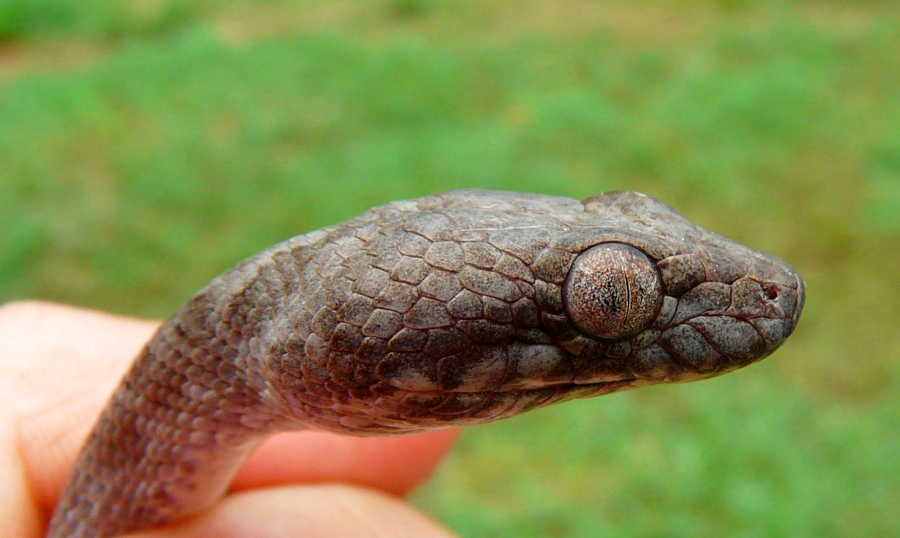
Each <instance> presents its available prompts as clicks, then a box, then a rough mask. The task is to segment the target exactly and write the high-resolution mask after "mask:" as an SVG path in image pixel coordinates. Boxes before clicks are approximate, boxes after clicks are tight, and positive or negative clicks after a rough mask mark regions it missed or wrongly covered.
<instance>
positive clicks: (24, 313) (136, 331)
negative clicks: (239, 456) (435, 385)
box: [0, 303, 455, 506]
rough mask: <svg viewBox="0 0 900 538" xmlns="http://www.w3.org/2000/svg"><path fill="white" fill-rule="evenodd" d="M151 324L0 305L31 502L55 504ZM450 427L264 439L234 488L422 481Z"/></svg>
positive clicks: (4, 358)
mask: <svg viewBox="0 0 900 538" xmlns="http://www.w3.org/2000/svg"><path fill="white" fill-rule="evenodd" d="M156 326H157V325H156V324H155V323H150V322H146V321H140V320H134V319H130V318H122V317H116V316H111V315H108V314H103V313H99V312H94V311H89V310H83V309H77V308H72V307H66V306H61V305H53V304H48V303H18V304H12V305H7V306H5V307H3V308H0V367H3V368H5V369H7V370H12V371H13V375H11V376H9V377H7V379H12V380H13V381H14V383H13V386H12V389H13V390H16V391H17V392H18V394H19V397H17V398H16V401H17V402H18V404H17V407H16V409H15V411H16V416H15V417H14V421H15V424H16V429H17V433H18V444H19V447H20V456H21V459H22V462H23V463H24V466H25V469H26V475H27V476H28V478H29V482H30V489H31V490H32V497H33V498H34V499H36V500H37V501H38V502H39V503H40V504H41V505H43V506H50V505H52V504H53V503H54V502H55V499H56V497H57V495H58V494H59V491H60V489H61V488H62V485H63V482H64V480H65V478H66V476H67V475H68V473H69V470H70V468H71V466H72V464H73V462H74V460H75V457H76V454H77V452H78V450H79V449H80V447H81V444H82V442H83V440H84V439H85V437H86V436H87V434H88V432H89V430H90V428H91V427H92V426H93V423H94V421H95V420H96V417H97V415H98V414H99V412H100V409H101V408H102V406H103V405H105V402H106V400H107V399H108V397H109V394H110V393H111V392H112V390H113V388H114V386H115V384H116V383H117V382H118V379H119V378H120V377H121V376H122V374H123V373H124V371H125V369H126V368H127V367H128V365H129V364H130V363H131V360H132V358H133V357H134V356H135V355H136V354H137V352H138V351H139V350H140V348H141V347H142V346H143V344H144V343H145V342H146V340H147V339H148V338H149V337H150V335H151V334H152V332H153V331H154V330H155V328H156ZM454 437H455V433H454V432H453V431H441V432H435V433H431V434H424V435H419V436H408V437H401V438H391V439H373V438H366V439H361V438H351V437H344V436H337V435H329V434H324V433H311V432H305V433H302V434H289V435H286V436H279V437H275V438H273V439H272V440H271V441H269V442H267V443H264V444H263V445H262V446H261V447H260V448H259V449H258V452H257V453H255V454H254V455H253V456H251V458H250V460H249V461H248V464H247V467H246V468H245V469H242V470H241V472H240V473H239V475H238V479H237V485H236V487H240V488H247V487H258V486H263V485H267V484H281V483H286V482H321V481H342V482H351V483H357V484H362V485H367V486H370V487H373V488H378V489H383V490H385V491H388V492H392V493H405V492H407V491H409V490H410V489H411V488H413V487H414V486H415V485H416V484H418V483H419V482H421V481H422V480H423V479H424V478H425V477H427V476H428V474H429V473H430V472H431V470H432V469H433V468H434V466H435V465H436V463H437V462H438V461H439V460H440V458H441V456H442V455H443V454H444V453H445V452H446V450H447V449H448V448H449V446H450V444H451V443H452V441H453V438H454Z"/></svg>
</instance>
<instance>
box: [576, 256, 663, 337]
mask: <svg viewBox="0 0 900 538" xmlns="http://www.w3.org/2000/svg"><path fill="white" fill-rule="evenodd" d="M632 282H637V283H640V284H639V285H637V286H636V287H631V285H630V283H632ZM647 284H649V285H647ZM563 303H564V305H565V308H566V313H567V314H568V316H569V318H570V319H571V320H572V322H573V323H575V325H576V326H577V327H578V328H579V329H580V330H581V331H582V332H584V333H586V334H588V335H589V336H594V337H596V338H605V339H619V338H627V337H630V336H634V335H635V334H637V333H639V332H640V331H642V330H643V329H644V327H646V326H647V325H648V324H649V323H650V322H651V321H652V320H653V318H654V317H655V316H656V313H657V312H658V311H659V307H660V306H661V305H662V284H661V279H660V276H659V271H658V270H657V268H656V264H655V263H654V262H653V261H652V260H650V258H648V257H647V255H646V254H644V253H643V252H641V251H640V250H638V249H636V248H634V247H632V246H629V245H625V244H622V243H604V244H601V245H597V246H595V247H592V248H590V249H588V250H586V251H584V252H582V253H581V254H580V255H579V256H578V257H577V258H575V261H574V262H573V263H572V267H571V268H570V269H569V274H568V275H567V276H566V280H565V282H564V283H563Z"/></svg>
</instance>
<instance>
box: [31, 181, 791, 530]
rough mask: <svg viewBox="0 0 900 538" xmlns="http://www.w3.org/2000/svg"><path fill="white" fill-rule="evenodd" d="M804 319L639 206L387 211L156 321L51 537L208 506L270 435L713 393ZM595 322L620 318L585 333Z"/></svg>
mask: <svg viewBox="0 0 900 538" xmlns="http://www.w3.org/2000/svg"><path fill="white" fill-rule="evenodd" d="M607 243H614V244H617V245H620V246H621V245H625V246H626V247H625V248H626V251H627V252H626V254H627V256H626V258H627V260H628V261H627V263H619V262H616V263H619V265H617V266H616V268H615V270H609V271H602V274H601V276H600V277H598V278H594V279H593V280H591V278H592V277H591V275H590V274H588V275H587V280H585V281H579V284H578V286H575V285H574V284H573V285H572V287H573V289H574V288H575V287H577V288H578V293H573V294H569V295H565V296H564V292H565V289H567V286H568V284H567V283H568V279H569V278H570V269H571V268H572V266H573V263H576V260H579V259H580V257H581V256H588V255H589V254H588V253H586V251H588V250H589V249H591V248H592V247H595V246H597V245H601V244H607ZM616 248H619V247H616ZM604 249H605V247H604ZM604 249H601V250H600V252H604ZM594 251H595V252H597V250H596V249H595V250H594ZM604 256H606V257H604ZM607 258H608V253H607V254H601V255H600V257H599V258H597V259H598V260H601V262H602V260H604V259H607ZM602 263H605V262H602ZM602 263H601V266H602ZM589 265H590V264H588V265H587V266H589ZM607 273H608V274H609V275H612V276H606V275H607ZM572 278H574V277H572ZM593 281H596V282H597V288H598V290H597V292H596V293H594V290H592V289H591V286H590V285H587V286H586V285H585V284H584V282H593ZM601 288H602V289H601ZM601 292H602V293H601ZM802 303H803V284H802V282H801V280H800V279H799V278H798V277H797V275H796V274H795V273H794V272H793V271H792V270H791V268H790V267H788V266H787V265H786V264H785V263H784V262H782V261H780V260H778V259H776V258H773V257H770V256H767V255H765V254H762V253H759V252H755V251H753V250H751V249H748V248H746V247H743V246H741V245H738V244H736V243H734V242H731V241H729V240H727V239H725V238H723V237H720V236H717V235H715V234H712V233H710V232H707V231H705V230H702V229H700V228H698V227H696V226H694V225H692V224H690V223H689V222H688V221H686V220H684V219H683V218H682V217H680V216H679V215H678V214H676V213H675V212H674V211H672V210H671V209H670V208H668V207H667V206H665V205H663V204H661V203H659V202H657V201H655V200H653V199H652V198H649V197H647V196H645V195H641V194H637V193H629V192H618V193H609V194H604V195H600V196H596V197H593V198H589V199H587V200H584V201H578V200H572V199H568V198H561V197H554V196H542V195H533V194H517V193H507V192H492V191H479V190H465V191H455V192H448V193H444V194H439V195H435V196H428V197H425V198H420V199H417V200H410V201H401V202H394V203H391V204H387V205H385V206H381V207H377V208H374V209H372V210H370V211H368V212H366V213H364V214H363V215H361V216H359V217H357V218H355V219H353V220H350V221H347V222H345V223H342V224H338V225H336V226H332V227H330V228H325V229H322V230H318V231H315V232H312V233H309V234H306V235H302V236H298V237H295V238H293V239H290V240H288V241H286V242H284V243H282V244H280V245H277V246H275V247H273V248H272V249H270V250H267V251H265V252H262V253H260V254H258V255H257V256H255V257H253V258H250V259H248V260H246V261H244V262H242V263H240V264H239V265H238V266H237V267H235V268H234V269H232V270H231V271H229V272H227V273H225V274H224V275H222V276H220V277H218V278H217V279H215V280H213V281H212V282H211V283H210V284H209V285H208V286H207V287H206V288H205V289H203V290H201V291H200V292H199V293H198V294H197V296H196V297H195V298H194V299H193V300H192V301H190V302H189V303H188V304H187V305H185V306H184V307H183V308H182V309H181V310H180V311H179V312H178V313H176V314H175V315H174V316H173V317H172V318H170V319H169V320H168V321H167V322H166V323H165V324H163V326H162V327H161V328H160V329H159V331H158V333H157V334H156V335H155V336H154V337H153V338H152V340H151V341H150V342H149V343H148V344H147V347H146V348H145V349H144V350H143V352H142V353H141V354H140V356H139V357H138V358H137V361H136V362H135V365H134V366H133V368H132V369H131V371H130V372H129V373H128V374H127V375H126V377H125V379H124V380H123V382H122V384H121V386H120V387H119V388H118V389H117V391H116V392H115V395H114V396H113V398H112V401H111V402H110V403H109V405H108V407H107V408H106V410H105V411H104V412H103V415H102V417H101V418H100V421H99V422H98V424H97V426H96V428H95V429H94V431H93V433H92V434H91V436H90V438H89V440H88V441H87V444H86V446H85V448H84V450H83V451H82V453H81V456H80V458H79V460H78V463H77V465H76V467H75V470H74V472H73V475H72V477H71V478H70V480H69V483H68V485H67V487H66V489H65V491H64V492H63V495H62V497H61V499H60V502H59V506H58V507H57V509H56V512H55V514H54V516H53V520H52V522H51V526H50V530H49V532H48V536H49V537H52V538H62V537H65V538H88V537H91V538H105V537H109V536H113V535H116V534H120V533H124V532H129V531H134V530H138V529H142V528H146V527H149V526H152V525H156V524H160V523H163V522H167V521H172V520H174V519H178V518H180V517H184V516H186V515H189V514H192V513H196V512H198V511H200V510H203V509H205V508H207V507H209V506H210V505H211V504H212V503H214V502H215V501H216V500H217V499H218V498H219V497H220V496H221V495H222V494H223V492H224V491H225V488H226V487H227V484H228V482H229V480H230V479H231V477H232V475H233V473H234V472H235V470H236V468H237V466H238V465H239V464H240V462H241V461H242V459H243V458H244V457H245V456H246V455H247V453H248V452H249V451H250V450H251V449H252V448H253V446H255V444H256V443H258V442H259V440H260V439H261V438H263V437H264V436H266V435H269V434H271V433H273V432H276V431H282V430H288V429H324V430H330V431H335V432H339V433H346V434H352V435H390V434H398V433H410V432H417V431H422V430H427V429H433V428H443V427H448V426H458V425H467V424H476V423H482V422H487V421H491V420H496V419H500V418H504V417H509V416H512V415H515V414H517V413H520V412H522V411H526V410H529V409H534V408H537V407H541V406H544V405H548V404H551V403H555V402H560V401H564V400H569V399H572V398H583V397H589V396H595V395H600V394H606V393H610V392H614V391H618V390H622V389H626V388H633V387H640V386H644V385H649V384H653V383H661V382H677V381H693V380H697V379H703V378H707V377H712V376H715V375H719V374H721V373H724V372H727V371H730V370H734V369H736V368H740V367H742V366H745V365H747V364H749V363H751V362H753V361H756V360H759V359H761V358H763V357H765V356H767V355H769V354H770V353H772V352H773V351H774V350H775V348H776V347H778V346H779V345H780V344H781V343H782V342H783V341H784V340H785V338H787V337H788V335H790V333H791V331H792V330H793V328H794V326H795V324H796V322H797V318H798V316H799V315H800V310H801V308H802ZM585 313H587V315H589V316H603V317H606V318H607V319H605V322H604V323H600V324H594V323H591V322H590V320H586V321H583V322H582V323H579V324H577V325H576V324H575V323H573V318H577V316H579V315H580V316H582V317H583V316H585V315H586V314H585ZM595 327H601V328H602V332H603V334H591V331H598V330H600V329H596V328H595Z"/></svg>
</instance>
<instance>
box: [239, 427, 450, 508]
mask: <svg viewBox="0 0 900 538" xmlns="http://www.w3.org/2000/svg"><path fill="white" fill-rule="evenodd" d="M457 432H458V430H441V431H436V432H431V433H425V434H419V435H409V436H404V437H383V438H362V437H347V436H342V435H334V434H329V433H322V432H302V433H288V434H282V435H278V436H275V437H272V438H271V439H268V440H267V441H266V442H264V443H263V444H262V445H261V446H260V447H259V448H257V449H256V451H254V452H253V454H252V455H251V456H250V458H249V459H248V460H247V462H245V464H244V466H243V467H242V468H241V470H240V472H238V475H237V476H236V477H235V480H234V482H233V483H232V487H233V488H234V489H244V488H253V487H260V486H266V485H273V484H291V483H311V482H347V483H351V484H359V485H363V486H367V487H370V488H374V489H379V490H382V491H386V492H388V493H393V494H394V495H405V494H407V493H409V492H410V491H411V490H412V489H413V488H415V487H416V486H417V485H419V484H420V483H422V482H423V481H424V480H425V479H426V478H428V476H429V475H430V474H431V472H432V471H433V470H434V468H435V467H436V466H437V464H438V463H439V462H440V461H441V459H442V458H443V457H444V455H445V454H446V452H447V451H448V450H449V449H450V446H451V445H452V444H453V441H454V440H455V439H456V436H457Z"/></svg>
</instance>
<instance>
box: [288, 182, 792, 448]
mask: <svg viewBox="0 0 900 538" xmlns="http://www.w3.org/2000/svg"><path fill="white" fill-rule="evenodd" d="M306 243H307V244H308V245H309V246H308V247H304V248H302V249H301V248H295V249H294V250H293V252H294V256H295V257H299V258H302V264H303V269H302V271H301V274H303V275H308V276H307V277H306V278H304V279H303V280H302V281H301V282H302V284H303V285H304V286H305V288H304V287H300V288H299V291H298V293H297V298H296V300H294V302H293V303H292V305H293V306H292V307H297V308H298V310H297V311H296V312H291V313H289V315H287V316H281V318H282V319H292V320H296V321H295V322H294V323H293V325H291V326H289V327H286V329H285V331H284V336H283V338H284V339H285V340H289V341H290V340H291V339H293V341H294V342H296V343H295V344H291V343H290V342H288V344H287V345H283V346H282V347H283V348H284V349H288V350H290V349H291V348H292V347H293V349H295V350H296V352H295V353H293V354H292V353H285V352H283V351H278V352H277V353H275V354H273V356H275V357H280V359H279V360H281V362H282V363H283V364H280V365H274V366H273V369H274V370H279V369H280V371H282V372H288V373H290V375H287V374H285V376H284V377H290V378H291V380H293V379H294V378H298V377H299V378H300V383H301V384H302V387H301V390H300V391H299V392H301V393H302V394H303V396H302V399H304V400H305V401H304V405H310V406H314V407H316V408H317V409H319V411H317V413H308V414H307V415H314V416H316V417H317V426H319V427H324V428H328V429H336V430H339V431H345V432H346V431H352V432H354V433H362V434H369V433H375V434H377V433H383V432H384V431H391V432H396V431H417V430H421V429H428V428H433V427H441V426H449V425H458V424H471V423H478V422H486V421H490V420H495V419H498V418H503V417H505V416H511V415H514V414H517V413H519V412H521V411H523V410H527V409H531V408H535V407H540V406H543V405H547V404H550V403H554V402H557V401H563V400H567V399H572V398H577V397H588V396H595V395H599V394H605V393H609V392H614V391H618V390H623V389H627V388H634V387H640V386H644V385H649V384H654V383H670V382H682V381H695V380H699V379H704V378H708V377H713V376H716V375H720V374H722V373H725V372H728V371H731V370H735V369H737V368H740V367H743V366H746V365H748V364H750V363H752V362H755V361H757V360H760V359H762V358H763V357H765V356H767V355H769V354H771V353H772V352H773V351H774V350H775V349H776V348H777V347H778V346H779V345H780V344H781V343H782V342H784V340H785V339H786V338H787V337H788V336H789V335H790V334H791V332H792V331H793V329H794V327H795V325H796V323H797V320H798V317H799V315H800V311H801V309H802V306H803V293H804V289H803V283H802V281H801V280H800V278H799V277H798V276H797V275H796V273H795V272H794V271H793V270H792V269H791V268H790V267H789V266H788V265H787V264H786V263H784V262H783V261H781V260H779V259H777V258H774V257H772V256H768V255H765V254H762V253H760V252H757V251H754V250H752V249H750V248H747V247H745V246H742V245H740V244H737V243H735V242H733V241H731V240H728V239H726V238H724V237H721V236H719V235H716V234H714V233H711V232H708V231H706V230H703V229H702V228H700V227H698V226H696V225H694V224H691V223H690V222H689V221H687V220H685V219H684V218H683V217H681V216H680V215H678V214H677V213H676V212H675V211H674V210H672V209H671V208H669V207H668V206H666V205H665V204H662V203H660V202H658V201H656V200H654V199H652V198H650V197H649V196H646V195H643V194H639V193H633V192H614V193H607V194H603V195H600V196H596V197H593V198H588V199H586V200H583V201H579V200H572V199H569V198H561V197H551V196H539V195H528V194H518V193H505V192H493V191H473V190H464V191H455V192H449V193H444V194H440V195H435V196H430V197H426V198H420V199H418V200H412V201H405V202H399V203H394V204H389V205H387V206H382V207H379V208H375V209H373V210H371V211H369V212H368V213H366V214H364V215H362V216H360V217H359V218H357V219H355V220H353V221H349V222H347V223H344V224H342V225H338V226H336V227H334V228H331V229H327V230H325V231H323V232H318V233H317V235H315V236H310V238H308V239H307V240H306ZM298 252H300V253H301V254H297V253H298ZM295 287H296V286H295ZM291 361H293V362H296V363H297V364H292V363H291ZM291 382H293V381H291Z"/></svg>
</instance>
